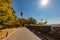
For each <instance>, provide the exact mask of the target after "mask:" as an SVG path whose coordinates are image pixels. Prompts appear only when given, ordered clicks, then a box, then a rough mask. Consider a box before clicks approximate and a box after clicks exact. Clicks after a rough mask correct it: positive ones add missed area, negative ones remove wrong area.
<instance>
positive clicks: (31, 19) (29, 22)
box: [28, 17, 37, 24]
mask: <svg viewBox="0 0 60 40" xmlns="http://www.w3.org/2000/svg"><path fill="white" fill-rule="evenodd" d="M36 23H37V21H36V19H34V18H32V17H30V18H28V24H36Z"/></svg>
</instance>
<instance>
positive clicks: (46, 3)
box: [40, 0, 49, 6]
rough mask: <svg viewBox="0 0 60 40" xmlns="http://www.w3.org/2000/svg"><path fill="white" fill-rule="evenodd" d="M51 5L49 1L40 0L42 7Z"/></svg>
mask: <svg viewBox="0 0 60 40" xmlns="http://www.w3.org/2000/svg"><path fill="white" fill-rule="evenodd" d="M48 3H49V0H40V5H41V6H47V5H48Z"/></svg>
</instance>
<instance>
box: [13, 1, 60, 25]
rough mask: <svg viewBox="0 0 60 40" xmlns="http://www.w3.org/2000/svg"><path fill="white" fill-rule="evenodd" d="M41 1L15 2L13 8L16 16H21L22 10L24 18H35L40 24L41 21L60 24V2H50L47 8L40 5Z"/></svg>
mask: <svg viewBox="0 0 60 40" xmlns="http://www.w3.org/2000/svg"><path fill="white" fill-rule="evenodd" d="M39 2H40V0H13V4H12V7H13V8H14V10H15V11H16V15H17V16H18V17H21V16H20V12H21V9H22V11H23V14H24V15H23V17H24V18H29V17H33V18H35V19H36V20H37V21H38V22H39V21H40V20H41V19H44V20H45V19H47V20H48V24H55V23H58V24H59V23H60V0H50V2H49V4H48V5H47V6H46V7H41V5H39Z"/></svg>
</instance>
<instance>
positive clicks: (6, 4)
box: [0, 0, 16, 25]
mask: <svg viewBox="0 0 60 40" xmlns="http://www.w3.org/2000/svg"><path fill="white" fill-rule="evenodd" d="M11 3H12V0H0V25H1V24H11V23H13V22H15V19H16V15H15V11H14V9H13V8H12V6H11Z"/></svg>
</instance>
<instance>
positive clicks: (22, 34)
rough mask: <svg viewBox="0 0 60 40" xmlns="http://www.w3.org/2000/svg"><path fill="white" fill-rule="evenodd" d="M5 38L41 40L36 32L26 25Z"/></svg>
mask: <svg viewBox="0 0 60 40" xmlns="http://www.w3.org/2000/svg"><path fill="white" fill-rule="evenodd" d="M5 40H41V39H40V38H39V37H37V36H36V35H35V34H33V33H32V32H31V31H30V30H29V29H27V28H26V27H21V28H19V29H18V30H17V31H16V32H14V33H13V34H12V35H10V36H8V37H7V38H6V39H5Z"/></svg>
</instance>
